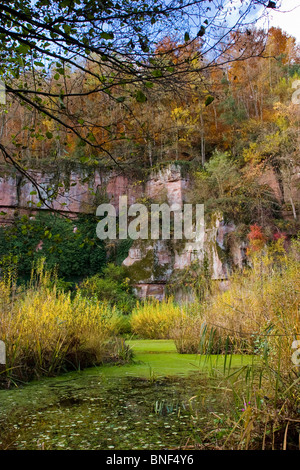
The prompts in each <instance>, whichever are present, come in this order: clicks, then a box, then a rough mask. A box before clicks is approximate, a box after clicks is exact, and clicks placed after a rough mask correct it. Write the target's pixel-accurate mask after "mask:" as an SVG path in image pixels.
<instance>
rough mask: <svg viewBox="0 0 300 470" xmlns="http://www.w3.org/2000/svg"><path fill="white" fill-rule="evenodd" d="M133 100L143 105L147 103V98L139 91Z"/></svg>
mask: <svg viewBox="0 0 300 470" xmlns="http://www.w3.org/2000/svg"><path fill="white" fill-rule="evenodd" d="M135 98H136V100H137V102H138V103H145V102H146V101H147V97H146V96H145V95H144V93H143V92H142V91H141V90H138V91H137V92H136V95H135Z"/></svg>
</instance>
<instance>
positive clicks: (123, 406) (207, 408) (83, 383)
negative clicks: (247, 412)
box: [0, 342, 232, 450]
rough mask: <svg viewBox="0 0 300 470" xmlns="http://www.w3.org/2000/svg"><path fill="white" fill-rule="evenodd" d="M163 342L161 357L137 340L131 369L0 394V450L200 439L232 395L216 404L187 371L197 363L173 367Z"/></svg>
mask: <svg viewBox="0 0 300 470" xmlns="http://www.w3.org/2000/svg"><path fill="white" fill-rule="evenodd" d="M163 343H164V344H162V350H163V351H164V352H163V353H159V343H158V342H155V344H154V345H152V346H151V343H150V342H147V343H146V344H145V343H143V342H135V344H136V350H137V351H139V353H138V354H137V355H136V362H135V363H134V364H133V365H131V366H129V365H124V366H122V367H117V366H110V367H109V366H105V367H103V368H91V369H88V370H86V371H84V372H77V373H69V374H65V375H64V376H61V377H56V378H51V379H44V380H41V381H40V382H35V383H32V384H30V385H27V386H25V387H22V388H19V389H15V390H2V391H0V403H1V405H0V429H1V430H2V436H1V433H0V449H122V450H131V449H150V450H153V449H172V448H178V447H183V446H184V445H185V444H186V443H187V442H188V441H193V442H197V441H199V440H200V439H201V436H202V435H203V433H204V430H205V429H206V427H207V421H208V420H210V419H211V416H212V414H213V413H218V415H220V414H221V413H222V409H221V405H220V403H222V408H223V407H224V404H225V403H226V402H227V403H228V406H230V405H229V403H230V398H232V397H230V396H228V393H227V395H226V393H223V392H221V393H222V398H220V396H219V395H220V391H219V390H218V389H213V388H210V389H209V388H208V387H207V384H208V379H207V377H206V376H205V375H203V374H201V373H200V372H192V371H195V365H197V364H199V361H198V363H197V358H195V357H190V358H188V357H187V356H185V358H184V357H183V356H181V358H182V360H183V359H184V362H182V361H178V357H177V356H179V355H178V354H177V353H176V352H174V349H173V344H172V342H163ZM151 348H152V352H151ZM153 350H154V351H155V352H154V351H153ZM192 360H193V361H194V363H193V364H190V363H191V361H192ZM189 364H190V366H189V367H188V365H189ZM149 365H150V367H153V370H154V372H155V377H154V378H153V380H150V377H149ZM168 365H169V367H170V366H172V367H170V369H169V374H168V373H167V372H168V369H167V366H168ZM170 371H171V374H170ZM182 372H188V373H189V375H186V376H184V375H182V374H181V373H182ZM176 373H177V376H176ZM132 374H135V376H133V375H132ZM180 374H181V375H180ZM166 375H169V377H166ZM209 380H213V379H209Z"/></svg>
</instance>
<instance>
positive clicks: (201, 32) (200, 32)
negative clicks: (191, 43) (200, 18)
mask: <svg viewBox="0 0 300 470" xmlns="http://www.w3.org/2000/svg"><path fill="white" fill-rule="evenodd" d="M204 34H205V27H204V26H203V25H202V26H201V28H200V29H199V31H198V34H197V36H198V37H199V36H200V37H201V36H204Z"/></svg>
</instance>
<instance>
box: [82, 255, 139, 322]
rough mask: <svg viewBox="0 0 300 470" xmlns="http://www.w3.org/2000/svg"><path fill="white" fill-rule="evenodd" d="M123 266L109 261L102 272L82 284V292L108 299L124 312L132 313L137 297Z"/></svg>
mask: <svg viewBox="0 0 300 470" xmlns="http://www.w3.org/2000/svg"><path fill="white" fill-rule="evenodd" d="M129 281H130V280H129V278H127V277H126V270H125V269H124V267H122V266H115V265H114V264H113V263H109V264H108V265H107V266H106V267H105V268H103V270H102V272H101V274H100V273H99V274H95V275H94V276H92V277H89V278H87V279H85V280H84V281H83V282H82V283H81V284H80V292H81V294H82V295H84V296H85V297H88V298H96V299H98V300H102V301H107V302H108V303H109V304H110V305H112V306H116V307H117V308H118V309H119V310H120V311H122V312H123V313H131V311H132V309H133V307H134V305H135V302H136V300H135V297H134V295H133V293H132V288H131V286H130V283H129Z"/></svg>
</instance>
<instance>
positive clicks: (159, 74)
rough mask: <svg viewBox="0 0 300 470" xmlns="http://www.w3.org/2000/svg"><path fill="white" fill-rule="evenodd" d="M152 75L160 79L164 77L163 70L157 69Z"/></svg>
mask: <svg viewBox="0 0 300 470" xmlns="http://www.w3.org/2000/svg"><path fill="white" fill-rule="evenodd" d="M152 75H153V77H156V78H159V77H162V75H163V73H162V71H161V70H159V69H156V70H153V71H152Z"/></svg>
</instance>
